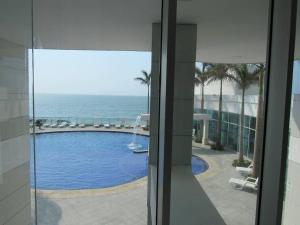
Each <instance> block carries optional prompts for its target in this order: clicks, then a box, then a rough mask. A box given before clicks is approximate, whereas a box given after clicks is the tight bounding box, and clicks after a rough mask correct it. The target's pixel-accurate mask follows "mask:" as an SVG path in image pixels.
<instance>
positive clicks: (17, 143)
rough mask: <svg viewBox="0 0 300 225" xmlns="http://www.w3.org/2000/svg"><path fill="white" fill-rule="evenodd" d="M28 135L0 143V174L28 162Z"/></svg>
mask: <svg viewBox="0 0 300 225" xmlns="http://www.w3.org/2000/svg"><path fill="white" fill-rule="evenodd" d="M28 149H29V135H28V134H27V135H23V136H19V137H16V138H10V139H8V140H5V141H3V142H0V155H1V158H2V162H0V165H1V166H0V167H1V168H2V173H6V172H8V171H9V170H12V169H14V168H16V167H18V166H20V165H22V164H24V163H26V162H28V161H29V150H28Z"/></svg>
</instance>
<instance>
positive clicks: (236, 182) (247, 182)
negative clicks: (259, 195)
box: [229, 177, 258, 190]
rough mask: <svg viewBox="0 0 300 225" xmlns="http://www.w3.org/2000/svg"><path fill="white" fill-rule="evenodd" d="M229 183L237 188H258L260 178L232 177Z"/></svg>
mask: <svg viewBox="0 0 300 225" xmlns="http://www.w3.org/2000/svg"><path fill="white" fill-rule="evenodd" d="M229 183H230V184H231V185H232V186H234V188H236V189H240V190H243V189H245V188H248V189H252V190H257V186H258V178H253V177H247V178H246V179H244V180H242V179H237V178H231V179H230V180H229Z"/></svg>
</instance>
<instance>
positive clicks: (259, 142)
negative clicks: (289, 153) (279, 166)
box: [252, 64, 266, 177]
mask: <svg viewBox="0 0 300 225" xmlns="http://www.w3.org/2000/svg"><path fill="white" fill-rule="evenodd" d="M256 67H257V71H258V88H259V91H258V102H257V113H256V124H255V141H254V155H253V174H252V175H253V177H258V175H259V171H260V165H261V153H262V148H263V132H264V74H265V69H266V68H265V65H264V64H256Z"/></svg>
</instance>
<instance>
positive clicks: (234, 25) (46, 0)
mask: <svg viewBox="0 0 300 225" xmlns="http://www.w3.org/2000/svg"><path fill="white" fill-rule="evenodd" d="M4 1H6V2H7V4H9V5H11V4H12V3H11V2H18V4H20V2H23V3H22V4H23V5H24V2H28V1H29V0H22V1H21V0H10V1H8V0H4ZM34 2H35V5H34V33H35V45H36V47H37V48H46V49H72V50H75V49H78V50H117V51H120V50H124V51H151V35H152V34H151V32H152V31H151V30H152V23H155V22H160V17H161V15H160V13H161V0H34ZM10 7H14V6H10ZM24 7H25V6H24ZM14 9H15V8H14ZM0 11H1V13H0V15H2V16H0V17H1V18H2V22H1V21H0V26H1V27H4V28H5V31H6V32H5V33H3V32H2V31H0V37H3V36H4V37H5V35H6V36H8V35H9V36H10V38H11V37H13V38H16V39H18V35H17V31H16V29H15V30H12V27H14V26H11V25H10V21H6V22H5V23H3V18H4V17H5V15H7V16H10V17H9V18H12V16H11V15H10V14H9V10H1V9H0ZM14 11H15V12H19V13H21V12H23V11H21V9H20V10H14ZM299 11H300V10H299ZM299 14H300V13H299ZM15 18H18V16H17V15H16V16H15ZM177 20H178V23H183V24H184V23H187V24H197V29H198V30H197V49H196V53H197V61H202V62H220V63H242V62H247V63H250V62H264V61H265V58H266V48H267V46H266V45H267V24H268V0H181V1H178V15H177ZM18 22H19V23H20V24H22V21H18ZM22 25H24V24H22ZM23 27H24V26H23ZM1 29H2V28H1ZM298 30H300V29H298ZM7 31H8V32H7ZM298 37H299V35H298ZM297 40H298V39H297ZM297 42H298V43H300V39H299V41H297Z"/></svg>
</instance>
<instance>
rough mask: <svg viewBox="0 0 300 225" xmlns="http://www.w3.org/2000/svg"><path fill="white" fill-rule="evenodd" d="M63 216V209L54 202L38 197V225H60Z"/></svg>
mask: <svg viewBox="0 0 300 225" xmlns="http://www.w3.org/2000/svg"><path fill="white" fill-rule="evenodd" d="M61 216H62V210H61V208H60V207H59V206H58V205H57V204H56V203H55V202H53V201H51V200H49V199H46V198H41V197H37V222H38V225H58V224H59V221H60V219H61Z"/></svg>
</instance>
